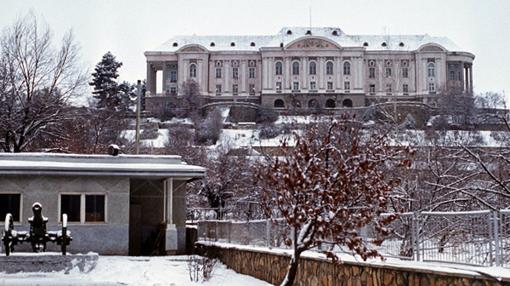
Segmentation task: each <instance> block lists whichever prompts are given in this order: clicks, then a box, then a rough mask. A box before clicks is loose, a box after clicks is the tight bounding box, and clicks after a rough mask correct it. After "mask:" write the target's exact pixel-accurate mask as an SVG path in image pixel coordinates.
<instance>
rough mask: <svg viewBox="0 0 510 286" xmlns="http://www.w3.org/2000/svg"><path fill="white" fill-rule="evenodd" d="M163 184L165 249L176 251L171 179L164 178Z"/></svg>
mask: <svg viewBox="0 0 510 286" xmlns="http://www.w3.org/2000/svg"><path fill="white" fill-rule="evenodd" d="M163 184H164V185H163V188H164V197H165V200H164V204H165V208H164V210H165V211H164V215H165V217H164V221H165V222H166V232H165V251H166V252H167V253H176V252H177V249H178V240H179V238H178V233H177V227H176V225H175V224H174V220H173V179H166V180H165V181H164V182H163Z"/></svg>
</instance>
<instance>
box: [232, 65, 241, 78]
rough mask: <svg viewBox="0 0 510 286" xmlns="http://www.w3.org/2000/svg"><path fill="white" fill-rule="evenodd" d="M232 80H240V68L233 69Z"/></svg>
mask: <svg viewBox="0 0 510 286" xmlns="http://www.w3.org/2000/svg"><path fill="white" fill-rule="evenodd" d="M232 78H233V79H238V78H239V68H232Z"/></svg>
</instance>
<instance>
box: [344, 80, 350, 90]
mask: <svg viewBox="0 0 510 286" xmlns="http://www.w3.org/2000/svg"><path fill="white" fill-rule="evenodd" d="M344 89H345V92H349V90H350V89H351V82H349V81H346V82H344Z"/></svg>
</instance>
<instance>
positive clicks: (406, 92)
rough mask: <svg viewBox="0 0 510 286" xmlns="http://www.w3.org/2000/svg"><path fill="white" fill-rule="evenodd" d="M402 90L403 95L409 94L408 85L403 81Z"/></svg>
mask: <svg viewBox="0 0 510 286" xmlns="http://www.w3.org/2000/svg"><path fill="white" fill-rule="evenodd" d="M402 91H403V92H404V95H408V94H409V85H408V84H405V83H404V85H402Z"/></svg>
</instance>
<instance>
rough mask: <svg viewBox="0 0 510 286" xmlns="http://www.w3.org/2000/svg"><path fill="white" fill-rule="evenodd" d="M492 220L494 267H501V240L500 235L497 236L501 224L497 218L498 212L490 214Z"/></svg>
mask: <svg viewBox="0 0 510 286" xmlns="http://www.w3.org/2000/svg"><path fill="white" fill-rule="evenodd" d="M492 218H493V232H494V233H493V239H494V247H495V254H496V266H502V259H501V254H502V253H501V240H500V235H499V224H500V223H501V221H500V218H499V212H498V211H494V212H492ZM491 264H492V263H491Z"/></svg>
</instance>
